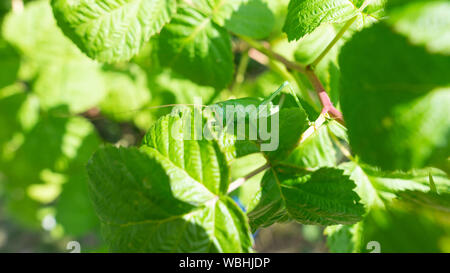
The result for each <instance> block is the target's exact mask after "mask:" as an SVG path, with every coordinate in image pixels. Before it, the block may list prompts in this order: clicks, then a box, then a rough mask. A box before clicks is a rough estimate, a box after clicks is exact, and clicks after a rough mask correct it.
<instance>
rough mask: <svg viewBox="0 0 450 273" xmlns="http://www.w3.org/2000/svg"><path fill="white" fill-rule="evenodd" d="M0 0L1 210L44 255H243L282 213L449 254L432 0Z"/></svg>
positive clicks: (445, 148) (334, 246) (441, 63)
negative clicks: (74, 249)
mask: <svg viewBox="0 0 450 273" xmlns="http://www.w3.org/2000/svg"><path fill="white" fill-rule="evenodd" d="M7 2H8V3H7V4H5V3H3V4H0V24H1V34H0V70H1V71H0V128H1V130H0V203H1V206H0V207H1V212H0V218H1V219H0V221H1V222H2V223H3V222H4V221H6V222H7V223H10V222H11V223H13V225H17V226H19V227H20V228H21V229H22V228H23V229H24V230H28V232H32V233H33V234H37V235H36V236H40V237H42V241H45V242H49V243H50V244H52V245H54V247H55V249H58V250H59V251H64V250H65V248H64V244H65V242H67V241H71V240H77V241H80V242H82V251H91V249H90V248H94V249H95V250H97V251H98V250H103V249H105V250H106V246H107V247H108V250H109V251H113V252H245V253H248V252H254V251H259V250H260V249H258V247H259V246H258V244H256V245H254V244H253V236H259V235H258V234H259V233H255V234H253V236H252V232H256V231H258V230H260V229H262V228H266V227H269V226H271V225H273V224H276V223H280V222H291V221H294V222H298V223H300V224H303V225H316V226H310V227H304V228H302V230H304V231H305V232H304V234H308V230H309V231H310V232H309V236H307V237H309V238H317V237H318V234H317V231H318V230H319V227H317V226H326V228H325V234H326V235H327V245H328V248H329V250H330V251H332V252H371V251H373V250H377V247H376V246H379V247H380V249H379V250H380V251H381V252H448V251H450V239H449V238H450V223H449V221H448V219H450V217H449V215H450V203H449V200H450V180H449V177H448V173H449V171H450V164H449V162H450V161H449V154H450V148H449V143H448V140H449V139H450V138H449V136H450V119H449V117H450V112H449V107H448V105H449V103H450V89H449V88H450V78H449V77H448V71H450V31H449V30H450V21H449V17H448V13H449V10H450V6H449V3H448V1H444V0H435V1H426V0H413V1H407V0H390V1H386V0H372V1H368V0H351V1H349V0H332V1H325V0H308V1H306V0H290V1H289V0H283V1H269V0H196V1H177V0H98V1H91V0H77V1H66V0H51V1H50V0H29V1H24V3H25V5H24V7H23V8H22V6H21V5H20V3H21V1H18V2H19V5H17V3H16V4H14V3H15V2H12V4H13V5H11V3H10V2H9V1H7ZM286 36H287V39H286ZM258 40H260V41H258ZM286 81H287V82H286ZM193 104H197V105H195V106H194V105H193ZM198 104H200V105H198ZM230 107H235V108H234V109H232V108H230ZM262 107H265V108H262ZM212 109H213V110H215V111H216V112H211V111H210V110H212ZM252 109H254V110H255V111H254V112H251V111H250V110H252ZM233 111H234V112H233ZM340 111H342V114H341V112H340ZM242 125H243V126H242ZM242 127H243V128H242ZM242 129H244V130H242ZM133 146H137V147H133ZM266 148H268V149H266ZM8 225H9V224H8ZM311 231H314V232H311ZM2 232H3V230H2ZM100 232H101V234H102V235H100ZM8 236H9V234H8ZM306 239H308V238H306ZM257 241H258V240H257ZM89 242H90V243H92V245H91V246H88V243H89ZM0 243H1V242H0ZM8 243H9V242H8ZM373 246H375V249H374V248H373ZM1 247H2V246H1V245H0V248H1ZM33 247H34V246H33ZM33 249H34V248H33ZM36 249H37V251H42V249H40V248H38V247H36ZM0 251H3V249H0Z"/></svg>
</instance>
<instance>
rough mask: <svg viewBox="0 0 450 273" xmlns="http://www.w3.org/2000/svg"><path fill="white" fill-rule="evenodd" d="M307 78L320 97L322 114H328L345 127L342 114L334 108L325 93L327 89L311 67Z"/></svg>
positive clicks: (308, 69) (308, 68)
mask: <svg viewBox="0 0 450 273" xmlns="http://www.w3.org/2000/svg"><path fill="white" fill-rule="evenodd" d="M306 76H308V79H309V81H310V82H311V84H312V85H313V87H314V90H316V92H317V96H318V97H319V100H320V103H321V104H322V112H321V114H326V113H328V114H329V115H330V116H331V117H332V118H334V119H336V120H337V121H338V122H339V123H341V124H342V125H344V126H345V122H344V118H343V116H342V113H341V112H340V111H339V110H338V109H336V108H335V107H334V106H333V103H332V102H331V100H330V97H329V96H328V93H327V91H325V88H324V87H323V85H322V83H321V82H320V80H319V78H318V77H317V75H316V73H314V71H313V70H312V69H311V67H310V66H307V67H306Z"/></svg>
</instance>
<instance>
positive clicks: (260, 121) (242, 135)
mask: <svg viewBox="0 0 450 273" xmlns="http://www.w3.org/2000/svg"><path fill="white" fill-rule="evenodd" d="M286 87H289V89H288V90H289V93H290V94H291V95H292V96H293V98H294V99H295V101H296V103H297V105H298V106H299V107H301V104H300V101H299V99H298V97H297V96H296V94H295V92H294V90H293V89H292V87H291V85H290V84H289V82H287V81H286V82H284V83H283V84H282V85H281V86H280V87H279V88H278V89H277V90H275V92H273V93H272V94H270V95H269V96H268V97H267V98H265V99H258V98H240V99H232V100H227V101H223V102H218V103H216V104H213V105H212V106H210V107H211V110H212V111H213V112H214V114H215V120H216V121H217V122H218V123H219V125H218V127H219V128H221V129H225V130H227V132H229V133H231V134H235V135H237V139H238V140H243V139H249V140H257V139H259V140H263V141H266V140H268V139H270V138H271V137H272V136H271V134H272V133H275V132H274V130H278V129H277V128H278V112H279V108H280V106H281V105H274V104H273V100H274V99H275V98H276V97H277V96H278V95H279V94H280V93H281V91H283V89H284V88H286ZM280 104H282V101H280ZM269 117H270V121H269V120H268V118H269ZM271 124H272V125H271ZM246 126H248V131H246ZM235 127H236V129H237V132H235ZM269 127H271V132H270V133H269V132H268V129H269ZM258 128H259V130H258ZM276 133H277V134H278V132H276Z"/></svg>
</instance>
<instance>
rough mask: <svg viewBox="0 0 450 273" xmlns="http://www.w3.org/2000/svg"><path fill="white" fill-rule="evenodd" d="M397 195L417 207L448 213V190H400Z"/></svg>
mask: <svg viewBox="0 0 450 273" xmlns="http://www.w3.org/2000/svg"><path fill="white" fill-rule="evenodd" d="M397 195H398V197H399V199H400V200H401V201H404V202H408V203H412V204H414V205H416V206H417V207H428V208H430V209H434V210H439V211H442V212H445V213H447V214H449V215H450V192H445V193H441V194H438V193H433V192H423V191H409V190H408V191H402V192H399V193H398V194H397Z"/></svg>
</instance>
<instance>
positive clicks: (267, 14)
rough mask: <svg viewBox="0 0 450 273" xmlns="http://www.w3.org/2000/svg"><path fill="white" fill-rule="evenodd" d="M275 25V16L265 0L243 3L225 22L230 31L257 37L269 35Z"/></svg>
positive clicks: (252, 0) (261, 37)
mask: <svg viewBox="0 0 450 273" xmlns="http://www.w3.org/2000/svg"><path fill="white" fill-rule="evenodd" d="M261 18H264V20H261ZM274 26H275V17H274V15H273V13H272V11H271V10H270V9H269V6H268V5H267V3H266V1H263V0H250V1H249V2H248V3H245V4H242V5H241V6H240V7H239V9H238V10H237V11H235V12H234V13H233V14H232V15H231V17H230V18H229V19H228V20H227V21H226V22H225V28H226V29H228V30H229V31H231V32H233V33H236V34H239V35H244V36H247V37H251V38H255V39H263V38H266V37H268V36H269V35H270V33H271V32H272V30H273V29H274Z"/></svg>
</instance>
